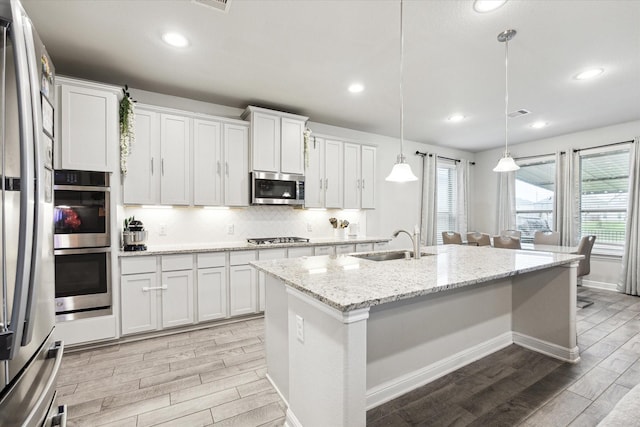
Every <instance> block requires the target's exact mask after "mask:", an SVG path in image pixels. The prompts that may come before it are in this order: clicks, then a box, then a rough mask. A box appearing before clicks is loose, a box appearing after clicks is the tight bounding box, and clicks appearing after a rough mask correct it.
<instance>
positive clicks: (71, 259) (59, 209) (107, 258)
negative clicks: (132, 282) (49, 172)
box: [53, 170, 111, 320]
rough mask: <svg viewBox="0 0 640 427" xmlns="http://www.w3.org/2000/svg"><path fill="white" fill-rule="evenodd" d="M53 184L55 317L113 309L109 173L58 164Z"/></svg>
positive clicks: (96, 312)
mask: <svg viewBox="0 0 640 427" xmlns="http://www.w3.org/2000/svg"><path fill="white" fill-rule="evenodd" d="M53 188H54V255H55V267H56V268H55V275H56V318H57V320H73V319H78V318H83V317H91V316H98V315H104V314H110V313H111V247H110V246H111V232H110V218H109V211H110V205H109V200H110V187H109V174H108V173H106V172H88V171H70V170H58V171H56V172H55V175H54V187H53Z"/></svg>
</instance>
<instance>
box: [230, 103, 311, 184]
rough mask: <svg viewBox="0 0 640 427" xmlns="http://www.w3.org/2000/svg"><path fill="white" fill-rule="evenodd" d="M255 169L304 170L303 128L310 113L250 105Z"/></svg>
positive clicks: (291, 171)
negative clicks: (302, 114)
mask: <svg viewBox="0 0 640 427" xmlns="http://www.w3.org/2000/svg"><path fill="white" fill-rule="evenodd" d="M242 118H243V119H247V118H248V119H249V121H250V122H251V130H250V135H251V138H250V139H251V143H250V146H251V170H253V171H266V172H275V173H292V174H303V173H304V140H303V132H304V129H305V123H306V122H307V119H308V118H307V117H304V116H298V115H295V114H289V113H284V112H281V111H274V110H268V109H265V108H259V107H254V106H249V107H247V109H246V110H245V112H244V114H243V115H242Z"/></svg>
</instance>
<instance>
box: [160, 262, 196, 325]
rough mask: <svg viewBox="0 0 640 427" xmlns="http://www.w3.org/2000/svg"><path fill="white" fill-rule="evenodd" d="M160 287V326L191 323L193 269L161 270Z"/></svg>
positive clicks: (192, 317) (192, 318)
mask: <svg viewBox="0 0 640 427" xmlns="http://www.w3.org/2000/svg"><path fill="white" fill-rule="evenodd" d="M191 268H193V266H192V267H191ZM161 288H162V327H163V328H172V327H174V326H183V325H189V324H191V323H193V320H194V316H193V271H192V270H186V271H170V272H163V273H162V286H161Z"/></svg>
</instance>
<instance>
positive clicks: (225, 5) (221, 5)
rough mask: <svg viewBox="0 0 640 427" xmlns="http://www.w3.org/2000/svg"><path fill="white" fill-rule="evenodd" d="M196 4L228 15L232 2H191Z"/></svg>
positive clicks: (209, 0) (215, 0)
mask: <svg viewBox="0 0 640 427" xmlns="http://www.w3.org/2000/svg"><path fill="white" fill-rule="evenodd" d="M191 1H192V2H193V3H195V4H199V5H201V6H205V7H208V8H211V9H215V10H219V11H220V12H224V13H227V12H228V11H229V4H230V3H231V0H191Z"/></svg>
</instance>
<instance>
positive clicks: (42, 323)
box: [0, 0, 65, 427]
mask: <svg viewBox="0 0 640 427" xmlns="http://www.w3.org/2000/svg"><path fill="white" fill-rule="evenodd" d="M0 39H1V40H0V175H1V176H0V184H1V188H2V192H1V199H0V228H1V231H2V233H1V239H2V242H1V245H0V251H1V252H0V263H1V270H2V289H0V300H1V302H2V307H1V308H0V390H1V391H0V426H2V427H4V426H12V427H13V426H22V425H25V426H36V425H37V426H42V425H63V424H64V423H65V416H64V414H59V413H58V412H59V410H62V409H63V408H57V407H55V405H54V401H55V382H56V376H57V373H58V368H59V366H60V362H61V359H62V353H63V345H62V343H60V342H54V338H53V330H54V327H55V313H54V312H55V307H54V299H55V285H54V264H53V202H52V190H53V185H52V176H53V171H52V150H53V138H54V135H55V131H56V129H55V128H54V125H55V119H54V117H55V114H54V113H55V110H54V106H55V105H56V104H55V88H54V68H53V64H52V62H51V60H50V58H49V56H48V54H47V52H46V50H45V48H44V45H43V44H42V42H41V41H40V38H39V37H38V35H37V33H36V31H35V29H34V28H33V25H32V23H31V20H30V19H29V17H28V16H27V14H26V12H25V10H24V9H23V7H22V5H21V4H20V2H19V1H18V0H0ZM62 412H64V411H62Z"/></svg>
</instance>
